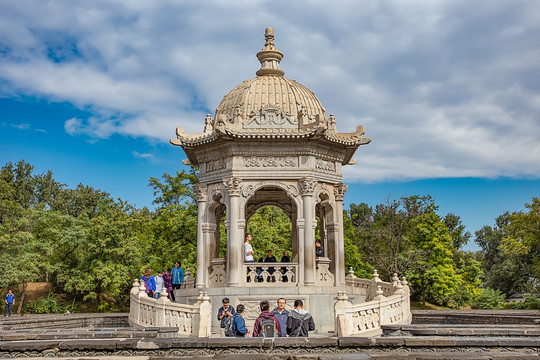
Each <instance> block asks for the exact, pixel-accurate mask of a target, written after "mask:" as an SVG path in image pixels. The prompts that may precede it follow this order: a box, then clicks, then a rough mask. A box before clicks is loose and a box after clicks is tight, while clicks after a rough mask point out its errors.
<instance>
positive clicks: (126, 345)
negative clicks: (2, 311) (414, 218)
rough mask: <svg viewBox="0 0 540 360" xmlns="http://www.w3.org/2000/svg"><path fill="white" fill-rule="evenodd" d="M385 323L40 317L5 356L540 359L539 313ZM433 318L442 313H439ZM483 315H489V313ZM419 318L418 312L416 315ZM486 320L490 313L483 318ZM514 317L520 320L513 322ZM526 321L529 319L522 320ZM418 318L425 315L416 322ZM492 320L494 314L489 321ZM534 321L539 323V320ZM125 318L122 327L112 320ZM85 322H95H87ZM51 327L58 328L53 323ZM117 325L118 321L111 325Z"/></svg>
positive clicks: (11, 336)
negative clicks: (144, 324)
mask: <svg viewBox="0 0 540 360" xmlns="http://www.w3.org/2000/svg"><path fill="white" fill-rule="evenodd" d="M461 314H462V316H461V318H460V317H459V313H453V315H452V316H454V320H455V321H458V320H460V322H461V324H431V323H429V322H430V320H429V316H428V315H429V314H424V315H425V319H426V320H425V322H426V323H425V324H418V323H414V324H411V325H401V326H395V325H394V326H384V331H385V332H384V336H379V337H323V336H313V337H309V338H277V339H262V338H246V339H244V338H215V337H212V338H185V337H184V338H181V337H177V336H178V335H177V329H176V328H158V327H154V328H146V329H144V330H141V329H134V328H129V327H126V325H125V323H126V322H127V314H75V315H70V316H63V315H48V316H46V315H43V316H42V315H33V316H25V317H12V318H9V319H1V320H0V330H1V332H0V358H20V357H24V358H29V359H37V358H43V357H54V358H58V359H103V360H115V359H139V360H147V359H148V360H165V359H200V360H202V359H205V360H210V359H220V360H232V359H234V360H244V359H245V360H256V359H268V360H270V359H272V360H289V359H290V360H337V359H342V360H347V359H424V360H425V359H482V360H485V359H499V360H500V359H539V358H540V356H539V355H538V354H539V352H540V326H538V325H534V323H531V321H530V319H529V318H533V320H534V318H535V316H536V315H535V313H534V312H512V313H510V312H504V311H502V312H491V313H490V314H491V317H492V318H501V317H505V318H506V320H505V321H506V322H510V321H514V322H515V323H509V324H508V323H507V324H486V323H484V324H466V323H465V322H466V321H468V317H469V315H471V314H472V313H469V312H466V311H463V312H461ZM431 315H432V318H438V317H439V316H442V314H438V313H437V312H434V313H432V314H431ZM483 315H486V313H485V312H484V313H483ZM413 316H414V315H413ZM483 319H489V318H488V317H487V316H483ZM510 319H513V320H510ZM519 319H521V322H519ZM415 322H417V321H415ZM486 322H487V320H486ZM533 322H534V321H533ZM112 323H118V324H120V325H119V326H117V327H115V326H110V325H111V324H112ZM81 324H91V325H87V326H86V327H81V326H80V325H81ZM49 326H50V327H49ZM108 326H110V327H108Z"/></svg>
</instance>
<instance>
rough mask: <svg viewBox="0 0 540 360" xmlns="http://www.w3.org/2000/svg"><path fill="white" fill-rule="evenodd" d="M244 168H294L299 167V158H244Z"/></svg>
mask: <svg viewBox="0 0 540 360" xmlns="http://www.w3.org/2000/svg"><path fill="white" fill-rule="evenodd" d="M244 166H245V167H247V168H249V167H257V168H259V167H262V168H278V167H282V168H283V167H291V168H292V167H297V166H298V158H294V157H291V156H249V157H245V158H244Z"/></svg>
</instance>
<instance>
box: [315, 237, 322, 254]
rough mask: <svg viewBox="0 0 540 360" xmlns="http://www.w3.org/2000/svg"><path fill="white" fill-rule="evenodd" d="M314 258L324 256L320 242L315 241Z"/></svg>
mask: <svg viewBox="0 0 540 360" xmlns="http://www.w3.org/2000/svg"><path fill="white" fill-rule="evenodd" d="M315 256H317V257H323V256H324V247H323V246H322V245H321V242H320V241H319V240H317V241H315Z"/></svg>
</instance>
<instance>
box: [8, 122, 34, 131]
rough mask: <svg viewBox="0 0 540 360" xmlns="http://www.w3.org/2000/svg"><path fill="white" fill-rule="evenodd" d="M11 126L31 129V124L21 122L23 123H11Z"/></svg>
mask: <svg viewBox="0 0 540 360" xmlns="http://www.w3.org/2000/svg"><path fill="white" fill-rule="evenodd" d="M9 125H10V126H11V127H14V128H16V129H19V130H28V129H30V124H26V123H21V124H9Z"/></svg>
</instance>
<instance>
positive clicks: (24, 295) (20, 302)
mask: <svg viewBox="0 0 540 360" xmlns="http://www.w3.org/2000/svg"><path fill="white" fill-rule="evenodd" d="M27 287H28V283H27V282H23V284H22V292H21V299H20V300H19V306H17V315H20V314H21V311H22V306H23V303H24V299H25V298H26V288H27Z"/></svg>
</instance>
